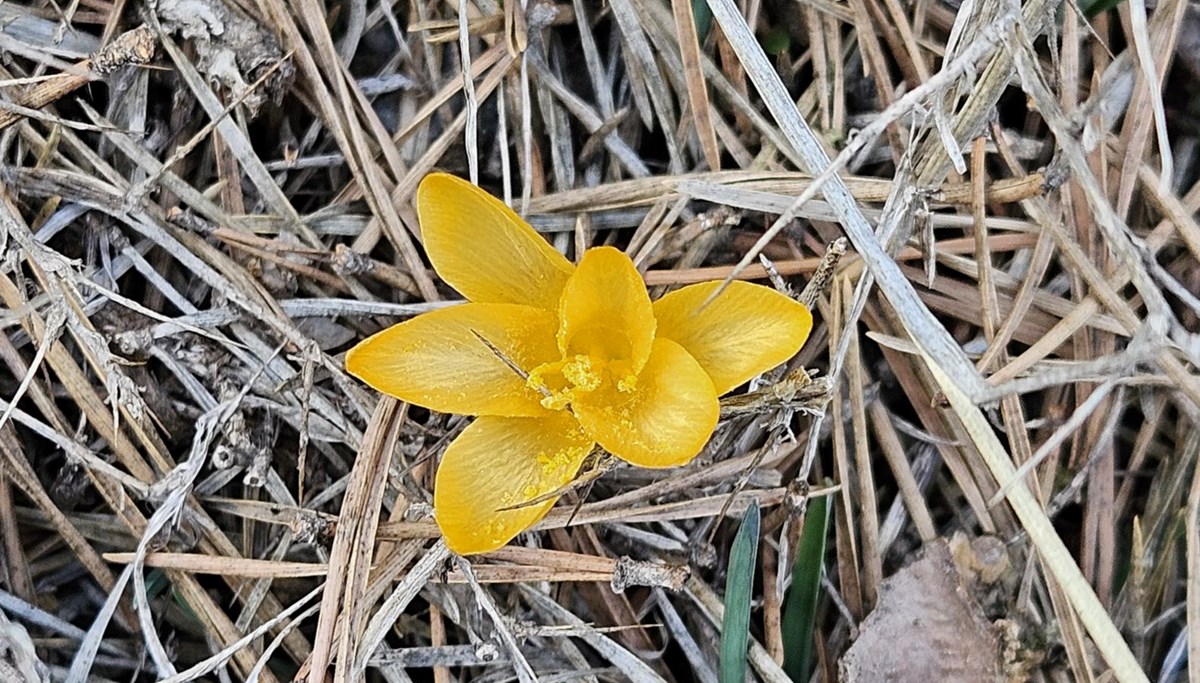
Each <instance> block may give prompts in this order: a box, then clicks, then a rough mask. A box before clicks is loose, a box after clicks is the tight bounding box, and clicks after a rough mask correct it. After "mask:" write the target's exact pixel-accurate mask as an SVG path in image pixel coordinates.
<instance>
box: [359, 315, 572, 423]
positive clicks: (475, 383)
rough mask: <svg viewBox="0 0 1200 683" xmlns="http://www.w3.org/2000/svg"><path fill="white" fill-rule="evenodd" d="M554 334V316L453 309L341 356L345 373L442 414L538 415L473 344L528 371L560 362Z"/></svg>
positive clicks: (534, 399)
mask: <svg viewBox="0 0 1200 683" xmlns="http://www.w3.org/2000/svg"><path fill="white" fill-rule="evenodd" d="M555 326H556V321H555V319H554V315H553V314H551V313H550V312H549V311H545V310H542V309H540V308H534V307H532V306H517V305H515V304H470V303H469V304H463V305H461V306H452V307H450V308H443V309H440V310H436V311H432V312H430V313H424V314H422V315H419V316H417V317H415V318H413V319H412V320H409V321H406V322H402V323H400V324H398V325H393V326H392V327H389V328H388V329H386V330H384V331H382V332H380V333H379V334H376V335H374V336H371V337H369V338H367V339H365V340H364V341H362V342H361V343H360V344H359V345H358V346H355V347H354V348H352V349H350V352H349V353H348V354H346V370H348V371H349V372H350V374H352V375H354V376H355V377H358V378H359V379H361V380H363V381H364V382H366V383H367V384H370V385H371V386H372V387H374V388H376V389H378V390H379V391H381V392H383V393H385V394H388V395H389V396H395V397H396V398H399V399H402V400H405V401H409V402H411V403H415V404H417V405H419V406H425V407H426V408H431V409H433V410H438V411H441V412H443V413H463V414H466V415H508V416H519V415H544V414H545V413H546V409H545V408H542V406H541V404H539V403H538V401H539V400H541V398H542V396H541V394H539V393H538V392H536V391H534V390H533V389H530V388H529V387H527V386H526V384H525V380H524V379H522V378H521V376H520V375H518V374H517V372H516V371H515V370H513V369H512V368H511V367H509V366H508V365H507V364H506V363H505V362H504V360H502V359H501V358H500V357H499V356H497V355H496V353H495V352H494V351H493V350H492V349H489V348H488V347H487V345H486V344H484V343H483V341H481V340H480V338H479V337H483V338H484V339H486V340H488V341H489V342H491V343H492V344H493V345H494V346H495V347H496V348H497V349H499V350H500V351H501V352H502V353H503V354H504V356H505V357H507V358H508V359H509V360H511V361H512V362H513V363H514V364H515V365H516V366H517V367H518V368H521V369H523V370H526V371H528V370H529V369H531V368H534V367H537V366H538V365H540V364H542V363H545V362H547V361H551V360H555V359H557V358H558V348H557V347H556V346H555V342H554V330H555ZM476 333H478V335H479V336H476Z"/></svg>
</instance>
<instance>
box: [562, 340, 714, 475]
mask: <svg viewBox="0 0 1200 683" xmlns="http://www.w3.org/2000/svg"><path fill="white" fill-rule="evenodd" d="M572 408H573V409H574V410H575V415H576V417H578V418H579V423H580V424H582V425H583V427H584V429H586V430H587V431H588V433H589V434H590V435H591V436H592V438H594V439H596V441H598V442H600V445H601V446H604V448H605V449H606V450H608V451H609V452H611V453H612V454H614V455H616V456H618V457H620V458H621V459H622V460H625V461H627V462H630V463H633V464H634V465H639V466H641V467H674V466H676V465H682V464H684V463H686V462H687V461H689V460H691V459H692V458H693V457H695V456H696V454H697V453H699V452H700V449H701V448H703V447H704V444H705V443H707V442H708V438H709V437H710V436H712V433H713V429H715V428H716V426H717V418H718V416H719V413H720V403H719V402H718V401H717V392H716V391H714V390H713V385H712V380H710V379H709V378H708V373H706V372H704V369H703V368H701V367H700V364H699V363H697V362H696V360H695V359H694V358H692V357H691V355H689V354H688V352H687V351H685V350H684V349H683V347H682V346H680V345H679V344H676V343H675V342H673V341H670V340H668V339H661V338H660V339H655V340H654V351H653V352H652V353H651V354H650V360H649V361H648V362H647V363H646V367H645V368H644V369H643V370H642V374H641V375H639V376H638V381H637V389H636V390H634V391H633V392H630V393H628V394H622V393H620V392H619V391H617V390H616V389H610V390H609V391H607V392H604V393H603V394H601V395H597V396H590V397H588V398H587V400H585V401H577V402H575V403H574V404H573V405H572Z"/></svg>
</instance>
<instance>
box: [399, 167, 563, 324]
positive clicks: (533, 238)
mask: <svg viewBox="0 0 1200 683" xmlns="http://www.w3.org/2000/svg"><path fill="white" fill-rule="evenodd" d="M417 215H418V216H419V217H420V219H421V238H422V240H423V241H424V243H425V251H426V253H428V254H429V260H430V262H432V263H433V269H434V270H436V271H437V273H438V275H440V276H441V277H442V279H443V280H445V281H446V282H447V283H448V284H449V285H450V286H451V287H454V288H455V289H457V290H458V291H459V292H461V293H462V295H463V296H465V297H466V298H468V299H470V300H471V301H476V302H479V303H499V304H527V305H530V306H537V307H539V308H545V309H547V310H555V309H556V308H557V306H558V299H559V295H560V294H561V293H562V289H563V285H565V284H566V282H567V278H569V277H570V276H571V273H572V272H573V271H574V270H575V267H574V266H572V265H571V262H570V261H568V260H567V259H566V258H564V257H563V255H562V254H560V253H558V252H557V251H555V250H554V248H553V247H551V246H550V244H549V243H548V242H546V240H545V239H543V238H542V237H541V235H538V234H537V233H536V232H534V230H533V228H531V227H529V224H528V223H526V222H525V221H524V220H523V219H522V218H521V217H520V216H518V215H517V214H516V213H515V212H514V211H513V210H512V209H510V208H508V207H507V206H505V204H504V202H502V201H500V200H498V199H496V198H495V197H493V196H491V195H490V194H488V193H487V192H484V191H483V190H481V189H479V188H478V187H475V186H474V185H472V184H471V183H468V182H467V181H465V180H462V179H460V178H456V177H454V176H452V175H447V174H445V173H431V174H429V175H427V176H425V179H424V180H422V181H421V185H420V186H419V187H418V188H417Z"/></svg>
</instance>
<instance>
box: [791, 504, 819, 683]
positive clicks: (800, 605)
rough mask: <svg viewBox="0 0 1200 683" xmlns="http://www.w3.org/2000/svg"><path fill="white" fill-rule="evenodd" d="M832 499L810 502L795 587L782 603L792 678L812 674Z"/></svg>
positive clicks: (795, 569) (795, 570)
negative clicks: (822, 570) (818, 605)
mask: <svg viewBox="0 0 1200 683" xmlns="http://www.w3.org/2000/svg"><path fill="white" fill-rule="evenodd" d="M829 501H830V497H829V496H821V497H820V498H812V499H810V500H809V501H808V512H807V514H805V516H804V528H803V529H802V530H801V531H800V544H799V547H798V548H796V560H795V562H794V563H793V565H792V587H791V588H790V589H788V594H787V599H786V600H784V603H783V624H782V627H783V670H784V671H785V672H786V673H787V675H788V677H789V678H791V679H792V680H793V681H807V680H808V678H809V676H810V675H811V673H812V667H813V632H814V631H815V629H816V619H817V600H818V599H819V598H820V595H821V569H822V567H823V566H824V564H825V539H826V538H827V537H828V535H829V518H830V514H829V513H830V507H831V505H830V502H829Z"/></svg>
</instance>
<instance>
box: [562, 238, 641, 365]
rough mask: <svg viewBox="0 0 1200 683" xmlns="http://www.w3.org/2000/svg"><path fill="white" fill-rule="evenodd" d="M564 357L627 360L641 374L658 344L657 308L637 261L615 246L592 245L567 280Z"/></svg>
mask: <svg viewBox="0 0 1200 683" xmlns="http://www.w3.org/2000/svg"><path fill="white" fill-rule="evenodd" d="M559 320H560V326H559V329H558V348H559V350H560V351H562V353H563V355H564V356H572V355H576V354H578V355H581V356H587V357H590V358H591V359H593V360H599V361H605V362H607V361H628V362H630V363H631V364H632V368H631V372H632V374H634V375H636V374H637V373H638V372H639V371H641V369H642V366H643V365H645V364H646V359H647V358H649V357H650V348H651V346H652V345H653V343H654V307H653V305H652V304H651V303H650V295H649V294H647V293H646V284H645V283H644V282H643V281H642V276H641V275H639V274H638V272H637V268H635V267H634V266H633V261H631V260H630V259H629V257H628V256H626V255H625V254H623V253H621V252H620V251H619V250H617V249H614V248H612V247H597V248H595V249H588V250H587V251H586V252H584V254H583V258H582V259H581V260H580V262H579V267H578V268H576V269H575V274H574V275H572V276H571V279H570V280H568V281H567V286H566V288H565V289H564V290H563V296H562V304H561V306H560V308H559Z"/></svg>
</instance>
